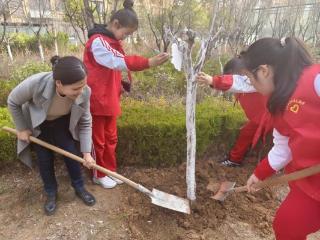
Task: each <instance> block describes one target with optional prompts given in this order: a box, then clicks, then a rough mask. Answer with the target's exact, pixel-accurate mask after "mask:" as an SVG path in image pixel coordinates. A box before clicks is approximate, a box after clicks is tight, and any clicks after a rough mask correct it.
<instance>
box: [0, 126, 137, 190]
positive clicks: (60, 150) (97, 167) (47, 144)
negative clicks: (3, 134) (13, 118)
mask: <svg viewBox="0 0 320 240" xmlns="http://www.w3.org/2000/svg"><path fill="white" fill-rule="evenodd" d="M2 129H3V130H4V131H7V132H10V133H13V134H15V135H17V130H16V129H13V128H9V127H2ZM29 139H30V141H31V142H34V143H36V144H39V145H41V146H42V147H45V148H48V149H50V150H52V151H54V152H56V153H59V154H61V155H63V156H66V157H68V158H71V159H73V160H75V161H78V162H81V163H84V159H83V158H81V157H79V156H77V155H75V154H72V153H70V152H67V151H65V150H63V149H61V148H58V147H56V146H54V145H51V144H49V143H47V142H45V141H42V140H40V139H38V138H36V137H33V136H30V137H29ZM92 168H94V169H96V170H99V171H100V172H103V173H104V174H107V175H110V176H112V177H115V178H117V179H120V180H122V181H123V182H125V183H126V184H128V185H130V186H131V187H133V188H135V189H137V190H139V191H140V190H141V185H139V184H137V183H135V182H133V181H131V180H130V179H127V178H125V177H124V176H122V175H120V174H118V173H116V172H112V171H110V170H108V169H105V168H103V167H101V166H99V165H97V164H94V165H93V166H92Z"/></svg>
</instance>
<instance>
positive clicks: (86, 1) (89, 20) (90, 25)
mask: <svg viewBox="0 0 320 240" xmlns="http://www.w3.org/2000/svg"><path fill="white" fill-rule="evenodd" d="M83 4H84V14H85V21H86V25H87V29H88V30H89V29H91V28H93V26H94V17H93V13H92V11H91V8H90V5H89V0H83Z"/></svg>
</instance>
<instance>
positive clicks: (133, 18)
mask: <svg viewBox="0 0 320 240" xmlns="http://www.w3.org/2000/svg"><path fill="white" fill-rule="evenodd" d="M114 20H118V21H119V23H120V25H121V26H122V27H130V28H138V25H139V21H138V16H137V14H136V12H135V11H134V10H133V0H125V1H124V2H123V9H120V10H118V11H116V12H115V13H113V14H112V16H111V18H110V22H113V21H114Z"/></svg>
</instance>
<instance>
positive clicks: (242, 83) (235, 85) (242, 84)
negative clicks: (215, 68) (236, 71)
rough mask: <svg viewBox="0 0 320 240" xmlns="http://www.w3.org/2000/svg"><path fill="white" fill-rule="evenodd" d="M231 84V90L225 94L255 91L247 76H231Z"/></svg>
mask: <svg viewBox="0 0 320 240" xmlns="http://www.w3.org/2000/svg"><path fill="white" fill-rule="evenodd" d="M232 77H233V82H232V86H231V88H229V89H228V91H227V92H232V93H253V92H257V90H256V89H255V88H254V87H253V86H252V85H251V83H250V80H249V78H248V77H247V76H241V75H233V76H232Z"/></svg>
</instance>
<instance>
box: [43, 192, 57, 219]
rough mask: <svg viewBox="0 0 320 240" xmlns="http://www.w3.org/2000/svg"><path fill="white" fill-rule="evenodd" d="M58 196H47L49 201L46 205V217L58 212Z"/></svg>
mask: <svg viewBox="0 0 320 240" xmlns="http://www.w3.org/2000/svg"><path fill="white" fill-rule="evenodd" d="M56 201H57V196H56V195H53V196H47V200H46V202H45V204H44V211H45V213H46V215H48V216H50V215H53V214H54V212H55V211H56V208H57V204H56Z"/></svg>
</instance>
